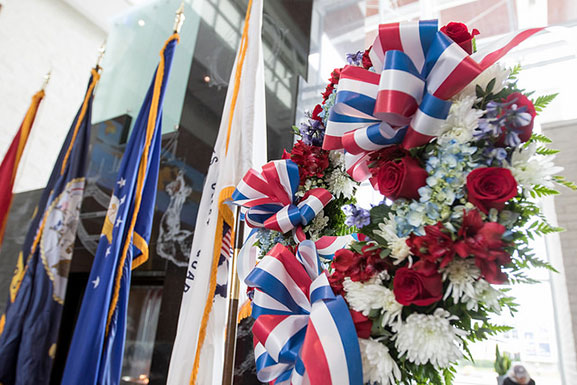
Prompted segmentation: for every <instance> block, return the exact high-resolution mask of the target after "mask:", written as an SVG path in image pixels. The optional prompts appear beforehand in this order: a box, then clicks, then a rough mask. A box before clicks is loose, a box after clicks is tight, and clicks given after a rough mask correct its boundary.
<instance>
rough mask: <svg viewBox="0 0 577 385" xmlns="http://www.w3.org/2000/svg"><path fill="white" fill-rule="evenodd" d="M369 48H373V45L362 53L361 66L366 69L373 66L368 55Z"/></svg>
mask: <svg viewBox="0 0 577 385" xmlns="http://www.w3.org/2000/svg"><path fill="white" fill-rule="evenodd" d="M371 48H373V46H370V47H369V48H368V49H367V50H366V51H365V53H363V68H364V69H366V70H368V69H369V68H371V67H372V66H373V62H372V61H371V57H370V56H369V53H370V52H371Z"/></svg>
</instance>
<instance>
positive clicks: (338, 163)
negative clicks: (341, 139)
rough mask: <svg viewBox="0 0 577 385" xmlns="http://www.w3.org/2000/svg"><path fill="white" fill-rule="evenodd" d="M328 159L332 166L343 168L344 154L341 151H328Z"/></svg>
mask: <svg viewBox="0 0 577 385" xmlns="http://www.w3.org/2000/svg"><path fill="white" fill-rule="evenodd" d="M329 161H330V163H331V164H332V165H333V167H340V168H342V169H343V170H344V169H345V154H344V153H343V152H341V151H331V152H329Z"/></svg>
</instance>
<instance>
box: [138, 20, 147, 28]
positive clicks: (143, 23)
mask: <svg viewBox="0 0 577 385" xmlns="http://www.w3.org/2000/svg"><path fill="white" fill-rule="evenodd" d="M138 25H140V26H141V27H144V26H145V25H146V22H145V21H144V20H142V19H140V20H138Z"/></svg>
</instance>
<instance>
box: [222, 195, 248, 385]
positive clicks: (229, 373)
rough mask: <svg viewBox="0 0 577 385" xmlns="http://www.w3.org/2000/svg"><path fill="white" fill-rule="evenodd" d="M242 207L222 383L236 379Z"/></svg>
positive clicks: (237, 215)
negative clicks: (238, 269)
mask: <svg viewBox="0 0 577 385" xmlns="http://www.w3.org/2000/svg"><path fill="white" fill-rule="evenodd" d="M240 217H241V215H240V207H239V206H236V208H235V226H234V227H235V229H234V251H233V253H232V259H231V261H230V270H231V272H230V280H229V282H230V286H229V290H228V297H227V301H228V317H227V321H226V339H225V349H224V368H223V371H222V385H232V383H233V379H234V356H235V353H236V328H237V324H238V321H237V318H238V299H239V298H238V297H239V292H240V282H239V279H238V274H237V273H236V264H237V260H238V254H239V252H240V249H241V248H242V243H243V239H244V234H243V233H244V225H243V223H242V221H241V218H240Z"/></svg>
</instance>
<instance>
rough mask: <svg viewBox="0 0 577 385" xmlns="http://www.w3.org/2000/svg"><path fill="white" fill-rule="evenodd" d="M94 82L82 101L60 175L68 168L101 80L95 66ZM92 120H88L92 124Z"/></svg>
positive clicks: (93, 71) (93, 70)
mask: <svg viewBox="0 0 577 385" xmlns="http://www.w3.org/2000/svg"><path fill="white" fill-rule="evenodd" d="M91 73H92V82H91V83H90V86H88V90H87V91H86V95H85V96H84V101H83V102H82V108H81V109H80V114H78V118H77V119H76V125H75V127H74V133H73V134H72V139H71V140H70V144H69V145H68V149H67V150H66V155H64V160H63V161H62V168H61V169H60V175H63V174H64V171H65V170H66V166H67V164H68V158H69V157H70V152H72V147H73V146H74V142H76V136H78V130H79V129H80V124H82V122H83V121H84V115H86V110H87V109H88V102H89V101H90V98H91V97H92V92H93V91H94V87H96V83H98V81H99V80H100V74H99V73H98V69H97V68H93V69H92V71H91ZM91 123H92V122H88V124H91Z"/></svg>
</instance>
